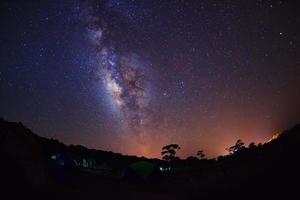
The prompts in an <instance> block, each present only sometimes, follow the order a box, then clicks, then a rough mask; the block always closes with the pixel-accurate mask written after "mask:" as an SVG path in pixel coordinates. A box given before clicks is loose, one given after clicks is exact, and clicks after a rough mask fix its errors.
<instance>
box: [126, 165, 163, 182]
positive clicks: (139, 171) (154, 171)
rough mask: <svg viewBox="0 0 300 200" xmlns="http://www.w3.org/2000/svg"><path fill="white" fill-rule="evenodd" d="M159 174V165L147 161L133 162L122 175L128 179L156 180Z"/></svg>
mask: <svg viewBox="0 0 300 200" xmlns="http://www.w3.org/2000/svg"><path fill="white" fill-rule="evenodd" d="M160 176H161V173H160V170H159V166H158V165H157V164H154V163H151V162H148V161H138V162H135V163H133V164H131V165H129V166H128V167H127V168H126V169H125V171H124V173H123V177H124V178H126V179H129V180H156V179H158V178H160Z"/></svg>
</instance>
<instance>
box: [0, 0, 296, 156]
mask: <svg viewBox="0 0 300 200" xmlns="http://www.w3.org/2000/svg"><path fill="white" fill-rule="evenodd" d="M0 5H1V20H0V23H1V27H2V28H1V34H0V36H1V37H0V54H1V57H0V59H1V60H0V61H1V68H0V83H1V85H0V116H2V117H4V118H5V119H8V120H11V121H22V122H23V123H24V124H25V125H26V126H28V127H29V128H31V129H32V130H33V131H34V132H36V133H37V134H39V135H41V136H46V137H53V138H57V139H59V140H61V141H63V142H65V143H67V144H70V143H73V144H83V145H86V146H88V147H93V148H99V149H105V150H112V151H116V152H122V153H124V154H137V155H145V156H159V153H160V148H161V146H163V145H165V144H168V143H178V144H179V145H180V146H181V147H182V150H181V153H180V155H181V156H183V157H184V156H187V155H194V154H195V153H196V152H197V150H199V149H203V150H204V151H205V152H206V153H207V154H208V155H209V156H216V155H219V154H223V153H225V148H226V147H227V146H229V145H231V144H232V143H234V142H235V141H236V140H237V139H239V138H240V139H242V140H244V141H245V142H246V143H249V142H252V141H254V142H264V141H266V139H267V138H268V137H269V136H270V135H272V134H273V133H274V132H277V131H281V130H283V129H286V128H289V127H290V126H292V125H294V124H295V123H297V122H299V119H300V114H299V111H300V103H299V102H300V61H299V58H300V56H299V51H300V49H299V34H300V33H299V32H300V29H299V22H300V17H299V14H298V12H297V11H298V10H299V3H298V2H297V1H267V0H265V1H263V0H261V1H255V0H253V1H229V0H226V1H150V0H149V1H134V0H131V1H109V0H103V1H78V0H76V1H42V2H37V1H6V2H5V1H4V2H1V4H0Z"/></svg>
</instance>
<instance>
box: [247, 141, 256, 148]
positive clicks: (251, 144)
mask: <svg viewBox="0 0 300 200" xmlns="http://www.w3.org/2000/svg"><path fill="white" fill-rule="evenodd" d="M256 147H257V146H256V144H255V143H254V142H251V143H250V144H249V145H248V148H249V149H255V148H256Z"/></svg>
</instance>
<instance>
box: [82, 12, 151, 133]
mask: <svg viewBox="0 0 300 200" xmlns="http://www.w3.org/2000/svg"><path fill="white" fill-rule="evenodd" d="M89 14H90V13H89ZM87 20H88V27H87V31H88V36H89V38H90V40H91V42H92V44H93V45H94V47H95V56H96V60H97V61H98V67H97V72H96V75H97V76H98V77H99V78H100V79H101V81H102V83H103V84H104V86H105V89H106V90H107V92H108V94H109V95H110V99H111V100H112V101H113V103H114V104H115V105H116V106H117V107H118V109H119V110H120V111H121V114H122V116H123V118H124V121H125V123H126V124H127V126H128V127H129V128H130V129H131V131H132V132H133V133H137V134H140V132H141V131H142V130H141V129H142V128H144V127H145V126H146V125H147V124H149V121H150V110H151V109H150V100H151V96H150V92H149V84H150V81H149V78H147V77H146V76H147V74H146V73H145V67H146V66H145V64H144V63H143V62H142V60H141V59H140V58H139V56H138V55H137V54H134V53H131V52H126V53H123V54H122V53H117V52H116V51H115V47H114V46H113V45H108V44H107V42H103V39H102V38H103V37H106V38H109V36H106V35H105V34H109V30H107V29H106V30H105V28H103V27H101V23H103V22H101V19H100V18H98V17H97V16H95V15H88V18H87ZM104 30H105V31H104ZM112 42H113V41H110V42H109V43H112ZM99 89H100V88H99Z"/></svg>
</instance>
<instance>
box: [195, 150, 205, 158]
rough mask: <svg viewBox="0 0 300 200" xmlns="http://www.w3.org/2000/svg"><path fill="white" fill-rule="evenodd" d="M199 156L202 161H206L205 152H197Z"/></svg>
mask: <svg viewBox="0 0 300 200" xmlns="http://www.w3.org/2000/svg"><path fill="white" fill-rule="evenodd" d="M197 156H199V158H200V159H204V158H205V154H204V153H203V150H199V151H198V152H197Z"/></svg>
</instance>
